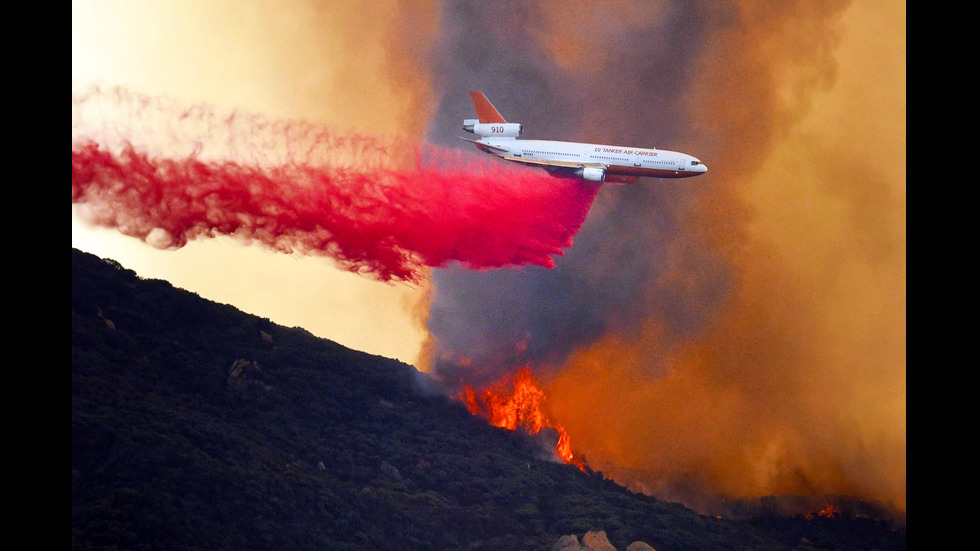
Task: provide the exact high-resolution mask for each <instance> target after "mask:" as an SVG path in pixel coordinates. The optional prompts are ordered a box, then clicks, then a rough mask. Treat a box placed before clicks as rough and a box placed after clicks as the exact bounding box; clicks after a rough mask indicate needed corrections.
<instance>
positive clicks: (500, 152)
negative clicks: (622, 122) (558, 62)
mask: <svg viewBox="0 0 980 551" xmlns="http://www.w3.org/2000/svg"><path fill="white" fill-rule="evenodd" d="M475 143H476V145H477V147H480V145H481V144H483V145H485V146H489V147H480V149H482V150H483V151H486V152H487V153H492V154H494V155H497V156H498V157H501V158H504V159H506V160H508V161H514V162H519V163H524V164H528V165H532V166H538V167H541V168H545V169H547V170H549V171H552V172H557V171H568V170H576V169H579V170H581V169H584V168H588V167H599V168H604V177H605V178H608V179H610V180H612V181H615V180H616V179H617V177H619V178H620V179H635V178H641V177H652V178H687V177H691V176H697V175H700V174H704V173H705V172H707V171H708V167H707V166H705V165H704V163H702V162H701V161H700V160H699V159H697V158H696V157H693V156H691V155H687V154H686V153H678V152H676V151H667V150H663V149H644V148H638V147H621V146H613V145H601V144H589V143H576V142H561V141H552V140H521V139H516V138H494V137H485V138H482V139H480V140H477V141H476V142H475Z"/></svg>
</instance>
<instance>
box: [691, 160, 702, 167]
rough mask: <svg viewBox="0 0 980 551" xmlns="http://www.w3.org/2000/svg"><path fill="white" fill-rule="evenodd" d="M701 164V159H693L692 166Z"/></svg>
mask: <svg viewBox="0 0 980 551" xmlns="http://www.w3.org/2000/svg"><path fill="white" fill-rule="evenodd" d="M699 164H701V161H691V166H698V165H699Z"/></svg>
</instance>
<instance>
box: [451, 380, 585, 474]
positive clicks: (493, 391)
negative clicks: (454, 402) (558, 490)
mask: <svg viewBox="0 0 980 551" xmlns="http://www.w3.org/2000/svg"><path fill="white" fill-rule="evenodd" d="M460 399H462V400H463V402H465V403H466V407H467V408H469V410H470V413H472V414H473V415H480V416H483V417H485V418H486V419H487V420H489V421H490V424H492V425H493V426H495V427H501V428H505V429H508V430H517V429H521V430H523V431H524V432H526V433H528V434H531V435H534V434H538V433H539V432H541V430H542V429H545V428H550V429H553V430H555V431H556V432H557V433H558V443H557V444H556V445H555V455H557V456H558V457H559V458H561V460H562V461H564V462H565V463H570V464H572V465H575V466H576V467H578V468H579V469H582V470H583V471H584V470H585V469H586V463H585V461H584V460H583V459H581V458H577V457H575V454H574V452H573V451H572V444H571V440H570V439H569V437H568V432H566V431H565V427H563V426H561V425H560V424H558V423H556V422H555V421H553V420H552V419H551V418H549V417H548V415H546V414H545V413H544V411H543V409H542V406H543V405H544V402H545V400H547V396H545V393H544V391H543V390H541V387H539V386H538V382H537V380H536V379H535V378H534V375H532V374H531V370H530V368H527V367H525V368H523V369H521V370H520V371H518V372H517V373H515V374H514V375H513V376H510V377H504V378H503V379H501V380H499V381H497V382H496V383H494V384H492V385H490V386H489V387H487V388H485V389H484V390H481V391H477V390H475V389H474V388H472V387H469V386H466V387H464V388H463V391H462V392H461V393H460Z"/></svg>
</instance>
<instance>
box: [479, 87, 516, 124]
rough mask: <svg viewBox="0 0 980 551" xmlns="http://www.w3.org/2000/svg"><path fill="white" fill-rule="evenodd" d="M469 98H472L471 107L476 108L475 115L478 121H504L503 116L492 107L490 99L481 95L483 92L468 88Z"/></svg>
mask: <svg viewBox="0 0 980 551" xmlns="http://www.w3.org/2000/svg"><path fill="white" fill-rule="evenodd" d="M470 99H472V100H473V107H474V108H475V109H476V116H477V117H478V118H479V119H480V122H493V123H506V122H507V121H506V120H504V117H502V116H501V115H500V113H499V112H498V111H497V110H496V109H495V108H494V106H493V104H492V103H490V100H488V99H487V97H486V96H484V95H483V92H476V91H474V90H470Z"/></svg>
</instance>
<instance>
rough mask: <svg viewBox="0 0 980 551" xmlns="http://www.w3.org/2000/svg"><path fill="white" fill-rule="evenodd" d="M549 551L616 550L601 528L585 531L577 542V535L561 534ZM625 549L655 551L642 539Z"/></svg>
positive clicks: (630, 550) (628, 550)
mask: <svg viewBox="0 0 980 551" xmlns="http://www.w3.org/2000/svg"><path fill="white" fill-rule="evenodd" d="M551 551H616V548H615V547H614V546H613V544H612V543H610V542H609V538H608V537H607V536H606V533H605V532H604V531H602V530H598V531H590V532H586V533H585V535H584V536H582V541H581V542H579V539H578V536H576V535H574V534H573V535H568V536H562V537H561V539H559V540H558V543H556V544H555V545H554V547H552V548H551ZM626 551H657V550H656V549H654V548H653V547H650V545H648V544H646V543H644V542H642V541H634V542H633V543H631V544H629V546H627V547H626Z"/></svg>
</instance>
